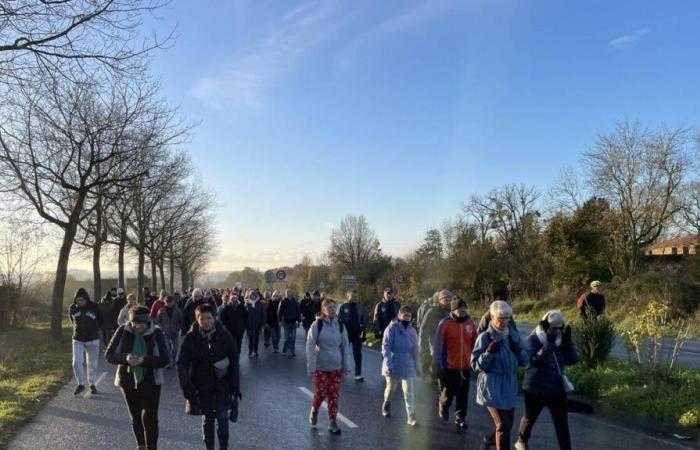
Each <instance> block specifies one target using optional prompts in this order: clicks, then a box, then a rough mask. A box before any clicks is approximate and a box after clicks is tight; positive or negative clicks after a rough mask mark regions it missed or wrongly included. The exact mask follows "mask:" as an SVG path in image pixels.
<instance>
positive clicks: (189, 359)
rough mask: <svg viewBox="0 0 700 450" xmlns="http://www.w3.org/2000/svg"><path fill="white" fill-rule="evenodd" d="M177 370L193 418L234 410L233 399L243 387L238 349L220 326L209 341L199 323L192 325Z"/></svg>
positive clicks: (188, 409)
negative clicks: (241, 386)
mask: <svg viewBox="0 0 700 450" xmlns="http://www.w3.org/2000/svg"><path fill="white" fill-rule="evenodd" d="M215 364H216V365H218V366H219V367H220V368H219V369H217V368H216V367H215ZM222 366H225V367H222ZM177 368H178V377H179V379H180V386H181V387H182V390H183V391H184V394H185V398H186V399H187V401H188V408H187V412H188V413H189V414H191V415H202V414H207V413H211V412H219V411H225V410H228V409H230V408H231V396H232V395H233V394H234V392H238V390H239V387H240V374H239V368H238V347H237V346H236V342H235V341H234V339H233V337H232V336H231V333H229V332H228V331H226V329H225V328H224V327H223V326H222V325H221V324H220V323H218V322H217V323H216V324H215V325H214V330H213V331H212V333H211V335H210V336H209V337H208V338H207V336H205V334H203V333H202V332H201V330H200V328H199V325H198V324H197V323H196V322H195V323H194V324H193V325H192V328H191V329H190V331H189V332H188V333H187V335H186V336H185V339H184V340H183V342H182V347H181V348H180V355H179V357H178V360H177Z"/></svg>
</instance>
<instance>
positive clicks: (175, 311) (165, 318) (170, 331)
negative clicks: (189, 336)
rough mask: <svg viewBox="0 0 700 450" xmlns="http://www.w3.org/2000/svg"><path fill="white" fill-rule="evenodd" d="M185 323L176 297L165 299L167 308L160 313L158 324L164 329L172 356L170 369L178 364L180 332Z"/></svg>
mask: <svg viewBox="0 0 700 450" xmlns="http://www.w3.org/2000/svg"><path fill="white" fill-rule="evenodd" d="M183 322H184V319H183V317H182V311H180V308H178V307H177V304H176V303H175V297H173V296H172V295H169V296H167V297H165V306H164V307H163V308H160V310H159V311H158V316H157V317H156V323H158V325H159V326H160V327H161V328H162V329H163V334H165V339H166V343H167V345H168V353H169V355H170V362H169V363H168V365H167V368H168V369H172V368H173V367H175V365H176V363H177V361H176V360H177V350H178V348H179V345H180V330H182V324H183Z"/></svg>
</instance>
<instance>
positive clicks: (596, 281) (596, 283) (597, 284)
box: [591, 280, 603, 288]
mask: <svg viewBox="0 0 700 450" xmlns="http://www.w3.org/2000/svg"><path fill="white" fill-rule="evenodd" d="M601 284H603V283H601V282H600V281H598V280H593V281H591V287H592V288H594V287H598V286H600V285H601Z"/></svg>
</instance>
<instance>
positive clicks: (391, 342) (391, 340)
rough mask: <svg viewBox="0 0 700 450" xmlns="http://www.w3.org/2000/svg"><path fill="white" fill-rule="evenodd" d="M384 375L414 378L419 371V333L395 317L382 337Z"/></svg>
mask: <svg viewBox="0 0 700 450" xmlns="http://www.w3.org/2000/svg"><path fill="white" fill-rule="evenodd" d="M382 358H383V359H382V376H385V377H392V378H413V377H415V376H416V374H417V373H418V333H416V329H415V328H413V325H408V326H406V327H404V325H403V324H402V323H401V321H400V320H398V319H394V320H393V321H392V322H391V323H390V324H389V326H388V327H386V330H384V337H383V338H382Z"/></svg>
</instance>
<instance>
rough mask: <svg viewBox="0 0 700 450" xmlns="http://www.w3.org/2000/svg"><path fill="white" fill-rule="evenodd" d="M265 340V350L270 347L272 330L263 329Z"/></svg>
mask: <svg viewBox="0 0 700 450" xmlns="http://www.w3.org/2000/svg"><path fill="white" fill-rule="evenodd" d="M263 340H264V341H265V348H267V347H269V346H270V328H269V327H265V328H263Z"/></svg>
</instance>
